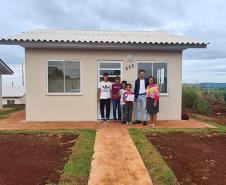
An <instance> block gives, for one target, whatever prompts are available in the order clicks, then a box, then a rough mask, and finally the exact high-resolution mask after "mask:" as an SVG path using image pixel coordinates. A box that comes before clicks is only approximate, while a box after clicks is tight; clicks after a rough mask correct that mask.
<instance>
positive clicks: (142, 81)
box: [134, 69, 148, 125]
mask: <svg viewBox="0 0 226 185" xmlns="http://www.w3.org/2000/svg"><path fill="white" fill-rule="evenodd" d="M147 86H148V80H147V79H146V78H145V70H144V69H141V70H140V71H139V78H138V79H137V80H136V81H135V89H134V94H135V99H136V105H137V114H136V118H137V120H136V122H135V123H137V124H138V123H141V120H142V119H141V114H142V112H143V113H144V118H143V125H146V124H147V117H148V114H147V110H146V89H147Z"/></svg>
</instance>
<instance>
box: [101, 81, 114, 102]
mask: <svg viewBox="0 0 226 185" xmlns="http://www.w3.org/2000/svg"><path fill="white" fill-rule="evenodd" d="M98 89H100V90H101V91H100V99H108V98H111V90H112V83H111V82H105V81H101V82H99V84H98Z"/></svg>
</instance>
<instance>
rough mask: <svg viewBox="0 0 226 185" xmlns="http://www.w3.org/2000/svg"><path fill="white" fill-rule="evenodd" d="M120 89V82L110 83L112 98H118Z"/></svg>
mask: <svg viewBox="0 0 226 185" xmlns="http://www.w3.org/2000/svg"><path fill="white" fill-rule="evenodd" d="M120 89H122V85H121V84H112V100H120V97H121V96H120Z"/></svg>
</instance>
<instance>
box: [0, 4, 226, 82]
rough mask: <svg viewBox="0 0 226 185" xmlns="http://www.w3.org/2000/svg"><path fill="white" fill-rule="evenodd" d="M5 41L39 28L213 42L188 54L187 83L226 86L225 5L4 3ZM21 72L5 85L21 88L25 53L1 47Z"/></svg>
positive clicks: (0, 53)
mask: <svg viewBox="0 0 226 185" xmlns="http://www.w3.org/2000/svg"><path fill="white" fill-rule="evenodd" d="M0 5H1V11H0V37H4V36H7V35H12V34H16V33H20V32H23V31H30V30H33V29H37V28H64V29H85V30H86V29H89V30H90V29H91V30H92V29H95V30H98V29H100V30H145V31H147V30H151V31H166V32H169V33H173V34H179V35H186V36H189V37H192V38H195V39H198V40H202V41H205V42H209V43H210V44H209V45H208V48H207V49H188V50H185V51H184V53H183V82H184V83H199V82H225V83H226V1H225V0H214V1H213V0H199V1H197V0H186V1H185V0H170V1H169V0H61V1H59V0H48V1H44V0H20V1H15V0H7V1H5V0H0ZM0 58H1V59H2V60H3V61H4V62H5V63H7V64H8V65H9V66H10V67H11V68H12V69H13V70H14V72H15V74H14V75H13V76H11V77H3V84H4V85H11V84H12V81H13V83H14V84H16V85H21V84H22V82H21V79H22V78H21V76H22V75H21V71H22V70H21V64H22V63H24V49H23V48H22V47H20V46H1V45H0Z"/></svg>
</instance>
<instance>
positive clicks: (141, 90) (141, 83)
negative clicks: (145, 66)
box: [139, 79, 146, 94]
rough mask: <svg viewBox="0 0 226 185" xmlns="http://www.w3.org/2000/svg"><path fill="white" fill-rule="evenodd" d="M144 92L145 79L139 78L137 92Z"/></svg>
mask: <svg viewBox="0 0 226 185" xmlns="http://www.w3.org/2000/svg"><path fill="white" fill-rule="evenodd" d="M145 92H146V88H145V80H144V79H143V80H141V79H140V90H139V94H144V93H145Z"/></svg>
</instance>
